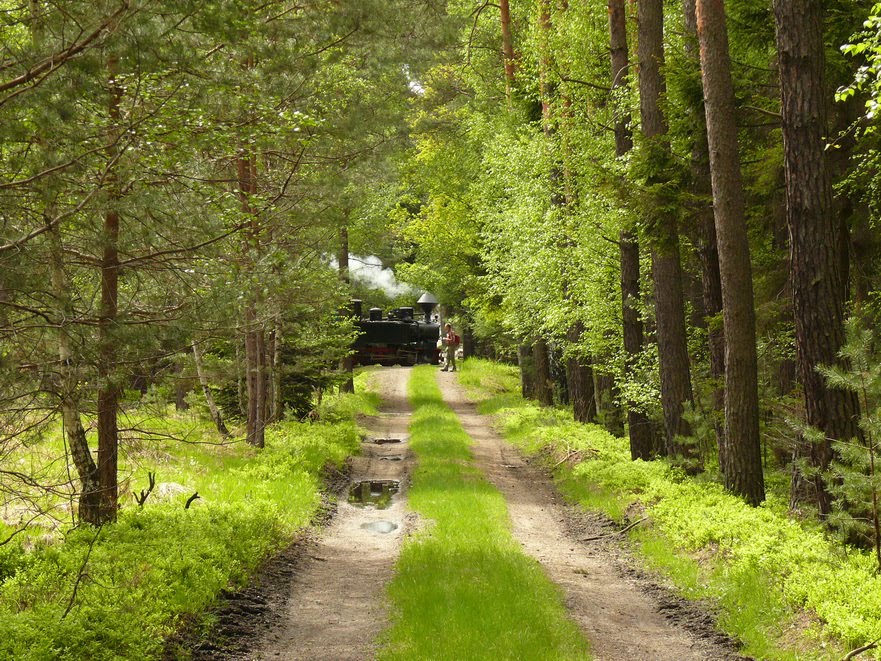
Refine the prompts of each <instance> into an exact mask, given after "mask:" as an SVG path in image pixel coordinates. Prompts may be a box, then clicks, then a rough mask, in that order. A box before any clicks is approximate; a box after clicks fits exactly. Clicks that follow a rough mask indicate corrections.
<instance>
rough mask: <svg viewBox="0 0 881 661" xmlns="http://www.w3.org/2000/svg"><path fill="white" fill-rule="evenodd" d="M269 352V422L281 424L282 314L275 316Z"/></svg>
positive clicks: (282, 412)
mask: <svg viewBox="0 0 881 661" xmlns="http://www.w3.org/2000/svg"><path fill="white" fill-rule="evenodd" d="M269 341H270V346H271V347H272V349H271V351H269V356H270V360H269V422H281V420H282V418H283V417H284V398H283V397H282V385H281V380H282V379H281V377H282V374H281V371H282V365H283V362H284V361H283V360H282V355H281V354H282V334H281V314H280V313H279V314H276V316H275V328H274V329H273V331H272V333H271V334H270V340H269Z"/></svg>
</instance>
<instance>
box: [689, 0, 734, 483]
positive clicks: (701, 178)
mask: <svg viewBox="0 0 881 661" xmlns="http://www.w3.org/2000/svg"><path fill="white" fill-rule="evenodd" d="M695 3H696V0H683V3H682V5H683V10H684V13H685V31H686V37H687V38H686V42H685V50H686V53H687V54H688V56H689V58H691V59H692V60H693V62H694V64H695V75H697V76H700V53H699V50H698V47H697V41H698V34H697V32H698V30H697V14H696V7H695ZM688 111H689V112H690V113H691V114H692V115H693V120H694V131H693V132H692V140H693V142H692V145H691V164H690V168H691V184H690V191H689V192H690V193H691V197H692V198H693V199H694V200H695V202H694V204H693V206H692V208H691V209H690V214H691V216H692V219H693V224H694V229H695V230H696V235H697V236H696V238H697V240H696V242H695V243H696V247H697V256H698V260H699V261H700V265H701V285H702V288H703V305H704V315H705V318H706V319H707V322H708V323H707V344H708V348H709V356H710V378H711V379H712V380H713V427H714V429H715V431H716V441H717V444H718V448H719V465H720V466H724V465H725V462H726V459H725V425H724V410H725V390H724V388H723V385H722V384H723V382H724V379H725V332H724V326H723V324H722V323H721V321H720V319H719V316H720V313H721V312H722V277H721V275H720V273H719V250H718V246H717V240H716V224H715V217H714V215H713V200H712V195H713V191H712V183H711V175H710V152H709V146H708V144H707V125H706V116H705V109H704V107H703V103H700V102H698V103H696V104H694V107H691V108H688Z"/></svg>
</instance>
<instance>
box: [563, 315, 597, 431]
mask: <svg viewBox="0 0 881 661" xmlns="http://www.w3.org/2000/svg"><path fill="white" fill-rule="evenodd" d="M582 332H584V325H583V324H582V323H581V322H580V321H578V322H575V323H574V324H572V325H571V326H570V327H569V332H568V336H567V338H566V339H567V340H568V341H569V344H570V345H575V344H578V342H579V340H580V339H581V334H582ZM566 381H567V385H568V388H569V399H570V401H571V402H572V415H573V417H574V418H575V420H576V422H596V421H597V403H596V390H595V388H594V383H593V367H592V366H591V364H590V361H589V360H583V359H579V358H574V357H573V358H567V359H566Z"/></svg>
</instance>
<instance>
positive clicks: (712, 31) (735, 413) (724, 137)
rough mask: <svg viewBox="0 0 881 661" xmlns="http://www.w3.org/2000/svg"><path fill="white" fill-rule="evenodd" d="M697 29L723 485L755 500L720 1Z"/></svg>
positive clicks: (743, 284) (742, 251) (753, 362)
mask: <svg viewBox="0 0 881 661" xmlns="http://www.w3.org/2000/svg"><path fill="white" fill-rule="evenodd" d="M697 28H698V30H697V31H698V37H699V40H700V59H701V74H702V79H703V86H704V99H705V101H704V103H705V110H706V122H707V142H708V145H709V152H710V170H711V173H712V186H713V209H714V213H715V218H716V233H717V237H718V246H719V267H720V274H721V280H722V298H723V308H722V313H723V318H724V321H725V339H726V351H725V365H726V369H725V430H726V434H727V437H726V442H725V443H723V446H724V447H725V452H724V459H725V463H724V464H723V465H722V473H723V475H724V479H725V488H726V489H728V490H729V491H731V492H733V493H735V494H737V495H739V496H742V497H743V498H744V499H745V500H746V501H747V502H748V503H749V504H751V505H758V504H759V503H761V502H762V501H763V500H764V499H765V483H764V477H763V475H762V450H761V440H760V437H759V392H758V360H757V357H756V319H755V306H754V301H753V283H752V264H751V261H750V252H749V240H748V237H747V228H746V211H745V207H744V201H743V198H744V192H743V181H742V178H741V172H740V155H739V150H738V147H737V125H736V123H735V122H734V121H733V117H734V116H735V104H734V85H733V83H732V80H731V61H730V57H729V54H728V28H727V26H726V16H725V5H724V2H723V0H697Z"/></svg>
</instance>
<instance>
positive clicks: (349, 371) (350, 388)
mask: <svg viewBox="0 0 881 661" xmlns="http://www.w3.org/2000/svg"><path fill="white" fill-rule="evenodd" d="M337 263H338V264H339V276H340V280H342V281H343V282H345V283H346V284H349V282H350V280H349V228H348V227H346V226H345V225H343V226H342V227H341V228H340V245H339V255H338V256H337ZM354 369H355V357H354V356H353V355H352V354H351V353H350V354H349V355H347V356H344V357H343V358H341V359H340V372H342V374H343V381H342V383H340V392H355V379H354V374H353V372H354Z"/></svg>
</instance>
